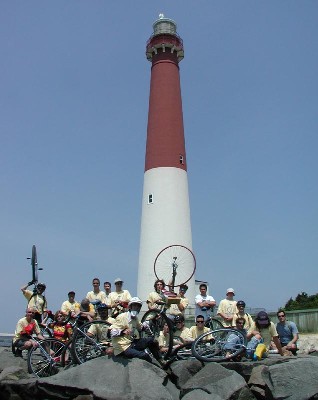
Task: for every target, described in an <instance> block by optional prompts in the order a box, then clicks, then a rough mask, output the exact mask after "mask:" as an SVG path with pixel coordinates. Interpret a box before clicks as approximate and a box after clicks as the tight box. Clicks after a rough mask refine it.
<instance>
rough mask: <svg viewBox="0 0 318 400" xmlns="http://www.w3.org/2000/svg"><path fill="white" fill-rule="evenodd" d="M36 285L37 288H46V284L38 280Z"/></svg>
mask: <svg viewBox="0 0 318 400" xmlns="http://www.w3.org/2000/svg"><path fill="white" fill-rule="evenodd" d="M37 287H38V288H43V289H44V290H45V289H46V284H45V283H41V282H39V283H38V284H37Z"/></svg>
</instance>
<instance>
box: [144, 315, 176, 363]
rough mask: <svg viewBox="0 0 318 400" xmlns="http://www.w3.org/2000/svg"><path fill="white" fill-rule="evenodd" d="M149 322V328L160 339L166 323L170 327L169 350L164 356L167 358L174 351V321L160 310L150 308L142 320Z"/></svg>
mask: <svg viewBox="0 0 318 400" xmlns="http://www.w3.org/2000/svg"><path fill="white" fill-rule="evenodd" d="M146 321H148V322H149V328H150V331H151V336H152V337H153V338H154V339H156V340H158V339H159V336H160V332H161V331H162V330H163V326H164V324H167V325H168V327H169V332H170V334H169V338H168V343H167V345H168V346H167V347H168V350H167V352H166V353H165V354H164V356H163V358H164V359H165V360H166V359H167V358H169V356H170V354H171V351H172V347H173V334H172V333H173V324H172V321H171V320H170V319H169V318H168V317H167V315H166V314H165V313H164V312H162V311H159V310H149V311H147V312H146V313H145V314H144V315H143V317H142V319H141V322H142V323H143V322H146Z"/></svg>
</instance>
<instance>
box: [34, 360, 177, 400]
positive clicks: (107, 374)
mask: <svg viewBox="0 0 318 400" xmlns="http://www.w3.org/2000/svg"><path fill="white" fill-rule="evenodd" d="M37 388H38V391H39V393H41V394H42V395H43V396H45V397H47V398H54V399H71V398H74V397H76V396H90V395H92V396H93V397H94V398H98V399H107V400H133V399H138V400H152V399H153V400H177V399H178V398H179V391H178V390H177V389H176V387H175V386H174V385H173V384H172V383H171V382H170V381H169V379H168V377H167V374H166V373H165V372H164V371H163V370H162V369H160V368H158V367H156V366H155V365H152V364H149V363H147V362H146V361H143V360H139V359H133V360H127V359H122V358H115V359H114V360H113V359H111V358H108V357H100V358H97V359H95V360H91V361H88V362H86V363H85V364H82V365H79V366H77V367H76V368H71V369H69V370H67V371H64V372H61V373H59V374H57V375H54V376H51V377H50V378H44V379H39V380H38V382H37Z"/></svg>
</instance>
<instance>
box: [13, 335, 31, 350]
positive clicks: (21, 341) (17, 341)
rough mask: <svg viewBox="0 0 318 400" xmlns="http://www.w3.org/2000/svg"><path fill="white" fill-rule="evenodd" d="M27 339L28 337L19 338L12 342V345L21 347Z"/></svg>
mask: <svg viewBox="0 0 318 400" xmlns="http://www.w3.org/2000/svg"><path fill="white" fill-rule="evenodd" d="M28 340H30V339H28V338H20V339H18V340H16V341H15V342H14V343H13V346H14V347H16V348H17V349H20V348H21V347H23V346H24V343H25V342H27V341H28Z"/></svg>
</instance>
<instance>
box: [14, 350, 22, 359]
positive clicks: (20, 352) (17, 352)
mask: <svg viewBox="0 0 318 400" xmlns="http://www.w3.org/2000/svg"><path fill="white" fill-rule="evenodd" d="M14 357H23V356H22V350H20V349H15V353H14Z"/></svg>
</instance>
